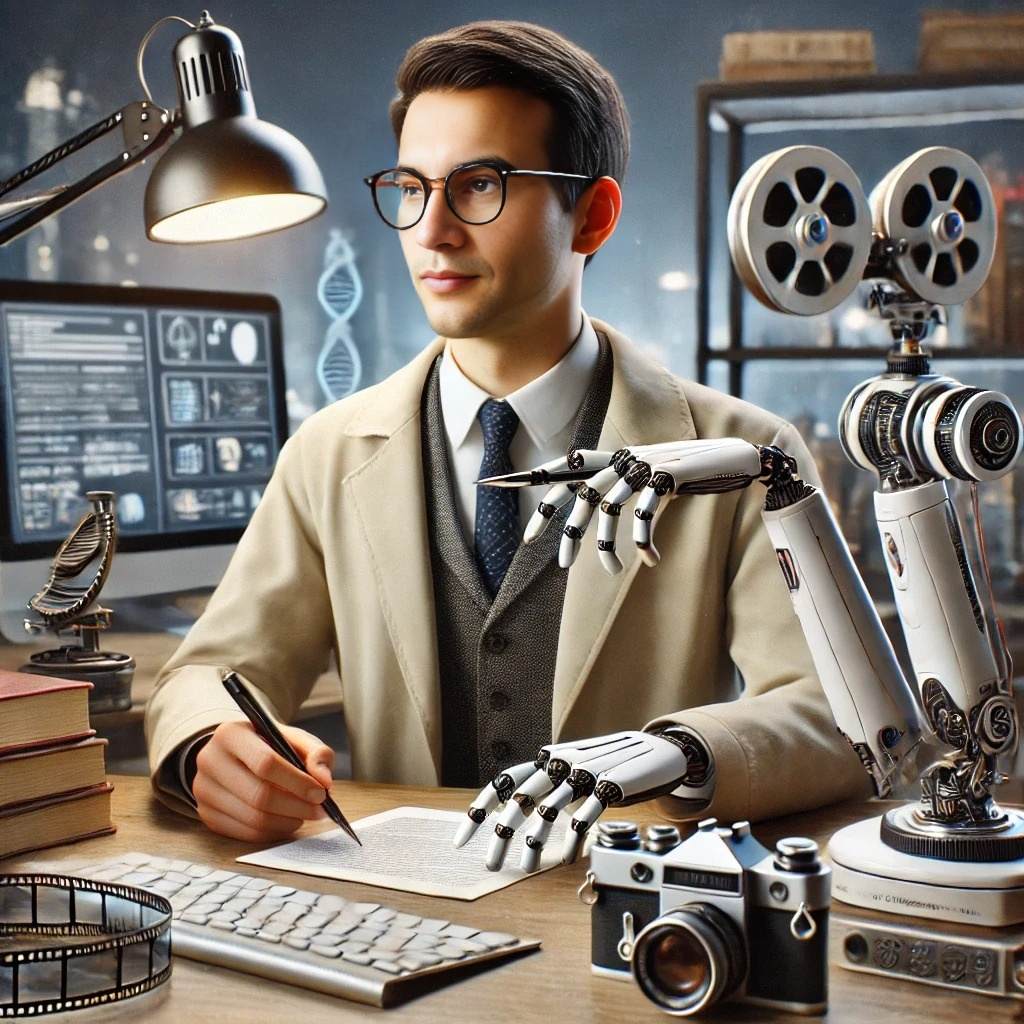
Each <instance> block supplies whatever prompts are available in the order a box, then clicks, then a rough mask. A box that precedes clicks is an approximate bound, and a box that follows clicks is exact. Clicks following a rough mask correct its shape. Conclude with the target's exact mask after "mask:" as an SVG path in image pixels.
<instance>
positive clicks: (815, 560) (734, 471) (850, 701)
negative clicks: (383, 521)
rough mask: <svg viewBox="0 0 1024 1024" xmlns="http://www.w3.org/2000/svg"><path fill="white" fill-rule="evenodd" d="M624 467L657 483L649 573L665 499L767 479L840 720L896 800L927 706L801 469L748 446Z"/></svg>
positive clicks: (768, 516)
mask: <svg viewBox="0 0 1024 1024" xmlns="http://www.w3.org/2000/svg"><path fill="white" fill-rule="evenodd" d="M630 457H632V458H633V459H634V460H635V462H634V463H633V464H630V461H629V460H630ZM648 459H651V461H652V462H653V465H649V467H648V471H647V472H646V474H644V473H639V474H638V473H637V471H636V463H641V464H643V463H644V462H646V460H648ZM655 460H656V461H655ZM615 462H616V464H617V465H618V466H619V468H620V470H621V469H622V468H623V467H628V469H629V470H631V471H632V472H633V474H634V476H646V478H647V483H646V484H645V485H644V487H643V490H642V491H641V492H640V494H639V496H638V498H637V503H636V512H635V518H634V523H633V539H634V541H635V543H636V544H637V547H638V548H639V551H640V556H641V558H643V559H644V561H645V562H646V563H647V564H649V565H656V564H657V562H658V553H657V549H656V547H655V545H654V515H655V512H656V510H657V508H658V505H659V504H660V503H661V502H662V501H663V500H666V499H668V498H671V497H674V496H676V495H679V494H713V493H718V492H721V491H724V490H731V489H735V488H741V487H746V486H749V484H751V483H753V482H754V481H757V480H760V481H761V482H762V483H763V484H764V485H765V486H766V487H767V500H766V503H765V510H764V512H763V513H762V518H763V520H764V523H765V526H766V527H767V529H768V532H769V535H770V536H771V538H772V541H773V543H774V546H775V548H776V553H777V555H778V558H779V564H780V567H781V569H782V572H783V575H784V576H785V579H786V583H787V585H788V586H789V589H790V594H791V597H792V599H793V605H794V609H795V611H796V613H797V615H798V617H799V619H800V624H801V627H802V628H803V632H804V635H805V637H806V639H807V643H808V647H809V649H810V652H811V656H812V658H813V660H814V664H815V668H816V669H817V672H818V676H819V678H820V680H821V684H822V688H823V689H824V692H825V695H826V698H827V699H828V702H829V705H830V707H831V708H832V713H833V717H834V718H835V720H836V724H837V725H838V727H839V729H840V731H841V732H842V733H843V734H844V735H845V736H846V737H847V739H848V740H849V742H850V743H851V745H852V746H853V748H854V749H855V750H856V751H857V754H858V756H859V757H860V758H861V761H862V763H863V764H864V766H865V768H866V769H867V770H868V771H869V773H870V774H871V777H872V780H873V781H874V784H875V788H876V791H877V792H878V793H879V794H885V793H887V792H888V791H889V789H890V787H891V783H892V781H893V779H894V777H895V776H896V775H897V774H898V773H899V770H900V766H901V764H902V763H903V762H904V761H905V760H906V758H907V757H908V755H910V754H911V752H912V751H913V750H914V748H915V747H916V745H917V743H918V742H919V740H920V728H919V715H918V711H917V705H916V703H915V700H914V697H913V694H912V693H911V691H910V689H909V687H908V685H907V682H906V679H905V677H904V675H903V673H902V671H901V670H900V667H899V664H898V662H897V660H896V655H895V653H894V651H893V648H892V644H891V643H890V641H889V638H888V637H887V636H886V633H885V630H884V629H883V628H882V624H881V622H880V621H879V618H878V614H877V612H876V610H875V606H874V603H873V602H872V600H871V598H870V596H869V595H868V593H867V590H866V589H865V587H864V584H863V582H862V580H861V577H860V575H859V573H858V572H857V569H856V567H855V566H854V564H853V559H852V557H851V556H850V552H849V549H848V547H847V545H846V542H845V541H844V540H843V537H842V534H841V533H840V530H839V527H838V525H837V523H836V521H835V518H834V517H833V515H832V511H831V509H830V508H829V505H828V503H827V501H826V500H825V498H824V495H823V494H822V493H821V492H820V491H817V490H816V489H814V488H813V487H811V486H810V485H808V484H805V483H804V482H803V481H801V480H800V479H799V477H797V476H796V466H795V463H794V460H793V459H792V458H790V457H789V456H787V455H786V453H785V452H782V451H780V450H779V449H776V448H772V447H758V446H757V445H753V444H751V443H750V442H748V441H743V440H740V439H738V438H720V439H711V440H703V441H681V442H679V443H678V444H676V445H675V446H664V445H663V446H659V448H658V450H657V451H655V452H654V453H653V457H652V453H650V452H649V451H646V450H644V449H642V448H638V449H633V450H631V451H630V454H629V455H624V454H623V453H616V457H615ZM606 472H607V471H602V473H599V474H597V475H595V476H593V477H592V478H591V479H590V480H589V481H588V484H587V485H584V486H589V488H590V489H592V490H597V488H596V487H595V486H594V485H595V483H596V482H597V478H598V476H602V475H603V474H604V473H606ZM624 485H625V477H623V479H622V480H621V481H617V482H616V483H615V484H613V485H611V487H610V489H608V492H607V494H606V496H605V500H604V501H603V502H602V504H601V512H600V516H599V520H598V544H599V548H600V549H601V551H602V554H603V555H604V556H605V565H606V567H608V568H609V570H610V571H615V569H616V568H617V567H618V566H619V565H620V563H619V561H618V558H617V557H616V556H615V554H614V551H615V525H616V523H617V516H618V508H619V506H621V503H622V502H623V501H625V499H626V497H627V496H628V494H627V493H626V487H625V486H624ZM582 491H583V488H581V496H582ZM581 496H577V499H576V505H577V507H578V506H579V504H580V502H581ZM548 497H550V496H548ZM582 500H585V501H592V500H593V499H592V498H591V497H586V498H582ZM573 511H574V512H575V509H574V510H573ZM572 520H573V516H572V515H570V517H569V522H571V521H572ZM566 530H567V532H568V523H567V527H566ZM610 559H614V562H611V563H610V561H609V560H610Z"/></svg>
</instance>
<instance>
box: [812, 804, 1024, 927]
mask: <svg viewBox="0 0 1024 1024" xmlns="http://www.w3.org/2000/svg"><path fill="white" fill-rule="evenodd" d="M881 825H882V818H881V817H877V818H868V819H867V820H865V821H861V822H858V823H857V824H855V825H849V826H847V827H846V828H842V829H840V830H839V831H838V832H836V834H835V835H834V836H833V837H832V839H831V840H830V842H829V845H828V852H829V856H830V857H831V859H832V867H833V873H832V896H833V897H834V898H835V899H836V900H838V901H840V902H842V903H848V904H851V905H853V906H856V907H866V908H867V909H869V910H878V911H884V912H887V913H892V914H905V915H909V916H911V917H926V918H930V919H931V920H933V921H955V922H960V923H964V924H972V925H988V926H993V927H1005V926H1006V925H1013V924H1020V923H1022V922H1024V858H1018V859H1015V860H1005V861H988V862H985V863H971V862H965V861H953V860H939V859H937V858H934V857H922V856H915V855H912V854H908V853H900V852H899V851H898V850H893V849H891V848H890V847H888V846H886V845H885V844H884V843H883V842H882V840H881Z"/></svg>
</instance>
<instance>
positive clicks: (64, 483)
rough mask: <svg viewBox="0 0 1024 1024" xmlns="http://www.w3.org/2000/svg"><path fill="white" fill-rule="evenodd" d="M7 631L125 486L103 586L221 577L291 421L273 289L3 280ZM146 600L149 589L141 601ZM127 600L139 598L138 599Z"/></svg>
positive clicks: (13, 636) (14, 629)
mask: <svg viewBox="0 0 1024 1024" xmlns="http://www.w3.org/2000/svg"><path fill="white" fill-rule="evenodd" d="M0 429H2V444H0V632H2V633H3V635H4V636H6V637H7V638H8V639H10V640H26V639H31V638H30V637H29V636H28V635H27V633H26V631H25V628H24V620H25V618H26V612H27V604H28V601H29V599H30V598H31V597H32V596H33V595H34V594H35V593H37V592H38V591H39V590H41V589H42V587H43V585H44V584H45V583H46V581H47V579H48V577H49V567H50V563H51V562H52V560H53V557H54V555H55V554H56V551H57V548H58V547H59V545H60V543H61V542H62V541H63V540H64V539H65V538H66V537H67V536H68V534H69V533H70V531H71V530H72V529H73V528H74V526H75V524H76V523H77V522H78V520H79V519H80V518H81V516H82V515H83V514H84V513H85V512H86V511H87V509H88V508H89V504H88V502H87V501H86V500H85V495H86V493H87V492H89V491H113V492H114V494H115V495H116V501H117V504H116V510H117V518H118V526H119V531H120V532H119V539H118V545H117V554H116V556H115V558H114V563H113V568H112V569H111V572H110V576H109V578H108V580H107V583H106V586H105V587H104V589H103V592H102V595H101V601H102V603H103V604H107V603H108V601H109V602H111V605H110V606H111V607H112V608H113V609H114V612H115V616H114V619H115V622H114V624H115V628H116V626H117V619H118V605H117V604H116V603H114V602H115V601H116V599H118V598H122V599H127V598H144V597H149V596H151V595H159V594H172V593H176V592H180V591H183V590H196V589H203V588H209V587H213V586H214V585H216V583H217V582H218V580H219V579H220V577H221V575H222V573H223V571H224V568H225V566H226V565H227V561H228V559H229V557H230V555H231V552H232V550H233V548H234V545H235V543H236V542H237V541H238V538H239V537H240V536H241V534H242V531H243V529H244V528H245V526H246V524H247V523H248V521H249V518H250V516H251V514H252V512H253V509H254V508H255V506H256V504H257V502H258V501H259V499H260V497H261V495H262V494H263V490H264V487H265V486H266V483H267V480H268V479H269V477H270V473H271V470H272V469H273V465H274V461H275V459H276V456H277V453H278V451H279V449H280V447H281V445H282V443H283V442H284V439H285V438H286V436H287V430H288V417H287V407H286V402H285V379H284V366H283V358H282V347H281V313H280V307H279V305H278V303H277V301H276V300H275V299H274V298H273V297H271V296H269V295H261V294H239V293H226V292H203V291H185V290H178V289H165V288H138V287H116V286H109V287H108V286H93V285H78V284H58V283H48V282H47V283H44V282H25V281H0ZM143 603H144V602H143ZM129 604H130V602H129Z"/></svg>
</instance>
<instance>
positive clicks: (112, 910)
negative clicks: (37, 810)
mask: <svg viewBox="0 0 1024 1024" xmlns="http://www.w3.org/2000/svg"><path fill="white" fill-rule="evenodd" d="M170 925H171V905H170V903H168V902H167V900H166V899H164V898H163V897H162V896H158V895H157V894H156V893H149V892H146V891H145V890H143V889H137V888H135V887H134V886H127V885H117V884H115V883H112V882H99V881H92V880H90V879H85V878H73V877H70V876H65V875H52V874H24V875H2V874H0V1018H6V1017H37V1016H39V1015H41V1014H45V1013H59V1012H62V1011H65V1010H80V1009H86V1008H88V1007H92V1006H101V1005H105V1004H108V1003H113V1002H117V1001H119V1000H121V999H127V998H129V997H130V996H136V995H141V994H142V993H143V992H148V991H150V990H151V989H154V988H156V987H157V986H158V985H160V984H161V983H162V982H164V981H166V980H167V979H168V978H169V977H170V975H171V928H170Z"/></svg>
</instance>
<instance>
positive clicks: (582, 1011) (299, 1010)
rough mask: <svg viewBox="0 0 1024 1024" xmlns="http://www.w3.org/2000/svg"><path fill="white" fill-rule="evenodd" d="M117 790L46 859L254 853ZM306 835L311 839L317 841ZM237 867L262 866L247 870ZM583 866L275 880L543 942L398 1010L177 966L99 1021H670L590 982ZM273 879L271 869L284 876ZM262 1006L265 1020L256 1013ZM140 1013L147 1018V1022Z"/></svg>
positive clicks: (836, 1012)
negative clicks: (522, 873) (446, 880)
mask: <svg viewBox="0 0 1024 1024" xmlns="http://www.w3.org/2000/svg"><path fill="white" fill-rule="evenodd" d="M111 781H112V782H113V783H114V785H115V790H114V802H113V818H114V821H115V823H116V824H117V826H118V831H117V833H116V834H115V835H113V836H109V837H105V838H102V839H93V840H89V841H88V842H85V843H78V844H75V845H73V846H68V847H63V848H56V849H54V850H47V851H43V852H41V853H40V854H38V855H36V856H37V858H43V857H45V859H46V860H52V859H58V858H59V857H60V856H61V855H62V854H65V853H66V855H67V856H68V857H80V856H83V855H88V856H93V855H95V856H97V857H103V856H107V855H110V854H113V853H115V852H118V851H127V850H143V851H147V852H161V853H166V854H168V855H172V856H175V857H182V858H187V859H190V860H195V861H199V862H202V863H207V864H212V865H215V866H220V867H232V862H233V860H234V858H235V857H237V856H239V855H241V854H242V853H244V852H247V851H249V850H251V849H252V847H251V846H249V845H248V844H244V843H240V842H235V841H233V840H230V839H225V838H223V837H220V836H216V835H214V834H213V833H211V832H208V831H207V830H206V829H205V828H204V827H203V826H202V825H200V824H199V823H198V822H194V821H190V820H188V819H185V818H181V817H178V816H177V815H175V814H173V813H172V812H170V811H169V810H167V809H166V808H164V807H163V806H162V805H160V804H158V803H157V802H156V800H155V799H154V798H153V797H152V795H151V791H150V788H149V783H148V781H147V780H145V779H141V778H136V777H131V776H112V777H111ZM334 796H335V797H336V799H337V800H338V802H339V803H340V804H341V806H342V807H343V808H344V810H345V812H346V814H347V815H348V816H349V818H351V819H357V818H360V817H363V816H365V815H367V814H372V813H375V812H377V811H381V810H384V809H386V808H389V807H396V806H403V805H409V804H412V805H419V806H431V807H441V808H457V809H462V808H464V807H465V806H466V805H467V800H468V798H469V796H470V794H468V793H467V792H465V791H461V790H429V789H416V788H412V787H404V786H383V785H367V784H359V783H351V782H338V783H335V786H334ZM878 810H879V806H878V805H877V804H875V805H867V804H851V805H843V806H841V807H837V808H830V809H828V810H827V811H825V812H821V813H817V814H806V815H799V816H794V817H791V818H788V819H781V820H779V821H776V822H771V823H765V824H763V825H761V826H759V827H758V828H757V829H755V833H756V834H757V836H758V837H759V838H760V839H761V841H762V842H763V843H765V845H770V844H773V843H774V842H775V840H776V839H778V838H780V837H782V836H784V835H808V836H812V837H813V838H816V839H818V840H819V841H822V842H823V841H824V840H825V839H827V837H828V836H829V835H830V834H831V833H832V832H833V831H834V830H835V829H836V828H838V827H840V826H842V825H844V824H847V823H849V822H851V821H856V820H859V819H861V818H864V817H868V816H869V815H871V814H876V813H878ZM629 816H630V817H632V818H634V819H636V820H640V821H649V820H654V817H655V816H654V815H653V814H652V813H650V812H649V809H648V808H646V807H644V806H640V807H637V808H631V809H630V810H629ZM321 828H322V826H310V827H309V828H308V830H307V831H319V830H320V829H321ZM29 859H30V858H22V859H11V860H10V861H6V862H4V863H3V864H2V869H3V870H4V871H15V870H17V869H18V867H19V866H23V865H24V864H25V863H26V862H27V861H28V860H29ZM242 870H245V871H253V872H254V873H255V869H252V868H248V867H245V866H243V868H242ZM584 873H585V864H575V865H572V866H569V867H560V868H556V869H554V870H552V871H549V872H545V873H542V874H540V875H537V876H535V877H532V878H528V879H525V880H524V881H522V882H519V883H517V884H516V885H513V886H510V887H508V888H506V889H503V890H501V891H499V892H496V893H492V894H490V895H488V896H484V897H481V898H480V899H478V900H476V901H473V902H463V901H454V900H444V899H438V898H435V897H429V896H421V895H417V894H411V893H400V892H396V891H392V890H386V889H377V888H374V887H372V886H367V885H360V884H356V883H353V882H335V881H332V880H330V879H319V878H312V877H309V876H304V875H290V874H289V873H280V875H281V878H282V880H283V881H287V882H289V883H290V884H293V885H296V886H298V887H299V888H305V889H317V890H320V891H323V892H340V893H343V894H344V895H345V896H347V897H349V898H352V899H359V900H367V901H372V902H382V903H384V904H386V905H389V906H395V907H400V908H401V909H404V910H408V911H410V912H413V913H417V914H422V915H424V916H432V917H437V916H444V917H448V918H450V919H451V920H454V921H459V920H463V921H465V922H467V923H471V924H473V925H477V926H480V927H484V928H490V929H495V930H499V931H512V932H515V933H517V934H520V935H530V936H535V937H539V938H541V940H542V942H543V946H542V948H541V951H540V952H538V953H535V954H532V955H529V956H526V957H523V958H521V959H519V960H516V961H513V962H510V963H507V964H504V965H502V966H500V967H497V968H494V969H492V970H490V971H486V972H484V973H482V974H479V975H477V976H475V977H471V978H467V979H465V980H462V981H458V982H456V983H454V984H451V985H448V986H446V987H444V988H441V989H439V990H437V991H435V992H432V993H430V994H428V995H425V996H422V997H420V998H418V999H414V1000H412V1001H411V1002H409V1003H406V1004H404V1005H402V1006H399V1007H396V1008H394V1009H390V1010H386V1011H381V1010H377V1009H375V1008H372V1007H367V1006H361V1005H358V1004H355V1003H349V1002H346V1001H344V1000H339V999H335V998H332V997H330V996H325V995H320V994H318V993H315V992H308V991H306V990H303V989H297V988H292V987H289V986H286V985H282V984H278V983H275V982H270V981H264V980H263V979H260V978H254V977H252V976H249V975H244V974H239V973H236V972H234V971H229V970H224V969H220V968H216V967H210V966H207V965H205V964H199V963H196V962H194V961H190V960H186V959H184V958H182V957H178V958H176V959H175V961H174V972H173V976H172V977H171V980H170V981H169V983H167V984H166V985H163V986H161V988H160V989H157V990H156V991H155V992H154V993H151V994H149V995H146V996H142V997H137V998H136V999H129V1000H127V1001H125V1002H124V1003H121V1004H118V1005H117V1006H116V1007H107V1008H103V1010H102V1020H103V1021H108V1020H122V1019H123V1020H125V1021H129V1020H137V1019H144V1020H145V1021H146V1022H147V1024H149V1022H151V1021H152V1022H164V1021H166V1022H168V1024H179V1022H180V1021H189V1022H207V1021H208V1022H210V1024H214V1022H215V1024H233V1022H235V1021H238V1022H245V1024H249V1022H251V1021H253V1020H259V1021H295V1022H301V1024H318V1022H325V1024H326V1022H330V1024H337V1022H338V1021H347V1020H364V1019H371V1018H376V1019H377V1020H380V1019H381V1014H382V1013H385V1014H386V1015H387V1017H388V1018H389V1019H393V1020H395V1021H396V1022H398V1021H416V1022H417V1024H453V1022H455V1021H484V1020H486V1021H488V1022H491V1024H511V1022H519V1021H524V1022H525V1021H529V1022H537V1024H547V1022H551V1024H555V1022H557V1024H568V1022H580V1024H601V1022H615V1024H624V1022H632V1021H638V1022H643V1021H648V1022H652V1024H653V1022H655V1021H659V1020H666V1019H668V1018H667V1017H666V1015H665V1014H663V1013H662V1012H661V1011H660V1010H658V1009H657V1008H656V1007H654V1005H653V1004H652V1003H650V1002H648V1001H647V1000H646V999H645V998H644V996H643V995H642V994H641V993H640V991H639V989H638V988H637V987H636V986H635V985H634V984H633V983H632V982H628V983H626V982H617V981H611V980H608V979H604V978H599V977H595V976H594V975H592V974H591V972H590V911H589V910H588V908H587V907H585V906H583V904H581V903H580V901H579V900H578V899H577V896H576V890H577V889H578V887H579V885H580V884H581V882H582V881H583V877H584ZM277 874H278V873H275V877H276V876H277ZM829 989H830V991H829V998H830V1003H829V1011H828V1014H827V1016H826V1017H824V1018H817V1019H820V1020H823V1021H825V1022H831V1024H837V1022H842V1024H847V1022H848V1024H864V1022H865V1021H870V1022H872V1024H887V1022H890V1021H893V1022H895V1021H900V1022H901V1024H934V1022H935V1021H950V1020H956V1019H958V1018H960V1017H965V1018H966V1017H968V1016H979V1015H985V1016H986V1017H987V1019H988V1020H989V1021H993V1022H998V1021H1004V1020H1005V1021H1013V1020H1017V1021H1019V1020H1020V1013H1021V1005H1022V1004H1021V1003H1020V1002H1019V1001H1017V1000H1010V999H995V998H991V997H987V996H980V995H979V996H972V995H961V994H959V993H954V992H951V991H949V990H946V989H938V988H932V987H930V986H926V985H920V984H915V983H910V982H901V981H894V980H891V979H888V978H881V977H876V976H874V975H865V974H856V973H853V972H850V971H846V970H843V969H840V968H836V967H831V968H830V974H829ZM257 1007H258V1010H257V1009H256V1008H257ZM96 1012H98V1011H93V1010H87V1011H77V1012H75V1013H73V1014H69V1015H65V1016H66V1017H68V1019H69V1020H71V1019H72V1018H73V1021H74V1022H75V1024H91V1021H92V1020H95V1019H97V1018H96V1017H95V1016H94V1014H95V1013H96ZM140 1015H141V1016H140ZM697 1019H699V1020H702V1021H729V1022H732V1024H735V1022H737V1021H745V1020H756V1021H766V1022H773V1021H777V1022H779V1024H782V1022H788V1024H793V1021H794V1020H797V1019H798V1018H796V1017H793V1016H791V1015H787V1014H772V1013H769V1012H767V1011H764V1010H756V1009H754V1008H750V1007H743V1006H739V1005H732V1006H728V1005H727V1006H724V1007H719V1008H718V1010H717V1012H715V1013H713V1014H709V1015H705V1016H702V1017H700V1018H697Z"/></svg>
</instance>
